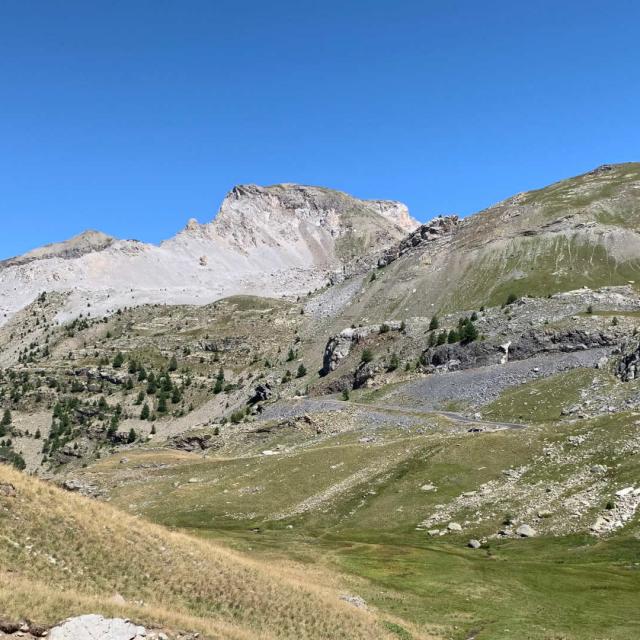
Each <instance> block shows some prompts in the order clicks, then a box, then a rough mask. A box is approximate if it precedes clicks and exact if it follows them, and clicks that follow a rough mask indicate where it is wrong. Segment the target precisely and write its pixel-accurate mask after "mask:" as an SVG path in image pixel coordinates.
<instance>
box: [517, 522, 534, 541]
mask: <svg viewBox="0 0 640 640" xmlns="http://www.w3.org/2000/svg"><path fill="white" fill-rule="evenodd" d="M516 535H518V536H520V537H521V538H533V537H534V536H535V535H536V530H535V529H534V528H533V527H530V526H529V525H528V524H521V525H520V526H519V527H518V528H517V529H516Z"/></svg>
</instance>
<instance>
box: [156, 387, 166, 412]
mask: <svg viewBox="0 0 640 640" xmlns="http://www.w3.org/2000/svg"><path fill="white" fill-rule="evenodd" d="M166 412H167V397H166V396H165V394H164V391H161V392H160V394H159V395H158V413H166Z"/></svg>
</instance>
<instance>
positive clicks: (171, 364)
mask: <svg viewBox="0 0 640 640" xmlns="http://www.w3.org/2000/svg"><path fill="white" fill-rule="evenodd" d="M177 370H178V360H177V359H176V357H175V356H171V360H169V371H177Z"/></svg>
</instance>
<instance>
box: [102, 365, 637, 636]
mask: <svg viewBox="0 0 640 640" xmlns="http://www.w3.org/2000/svg"><path fill="white" fill-rule="evenodd" d="M594 373H595V375H598V376H602V378H603V382H604V383H606V382H607V381H608V379H607V377H606V375H605V374H603V373H601V372H593V371H589V372H569V373H568V374H562V377H561V378H560V379H558V380H555V383H556V386H557V387H558V388H563V389H564V391H563V393H562V401H560V400H558V401H557V402H555V404H554V402H551V405H553V407H552V408H549V409H547V408H544V407H543V408H542V409H540V411H541V413H538V412H537V411H538V410H537V409H532V411H531V412H530V413H529V414H525V417H526V418H535V419H536V420H538V421H539V422H540V424H539V425H538V426H534V427H530V428H529V429H527V430H526V431H499V432H496V433H488V434H482V435H480V436H478V435H472V434H467V433H466V430H464V431H462V432H461V431H456V430H455V429H453V428H452V427H451V426H449V428H447V425H446V423H444V422H442V421H440V422H438V421H437V420H436V419H435V418H433V417H429V416H424V419H423V421H422V423H419V424H417V425H416V426H414V427H411V428H402V429H398V428H395V429H394V428H384V429H383V428H378V429H376V433H377V434H378V437H379V442H378V444H370V443H363V442H359V439H360V437H361V436H362V434H363V431H361V432H356V433H350V434H342V435H336V436H334V437H332V438H328V439H324V440H322V442H321V443H318V445H317V446H307V447H305V448H303V449H300V450H298V451H297V452H291V453H289V454H286V455H283V456H274V457H269V456H266V457H265V456H253V455H252V456H250V457H237V458H233V459H215V458H209V459H205V460H203V459H201V458H198V457H195V456H188V455H185V454H178V456H177V457H176V458H175V459H174V460H173V462H172V461H170V460H168V459H163V461H164V462H167V463H168V464H169V466H167V467H164V468H162V469H158V470H156V471H151V472H149V471H148V470H147V469H144V471H142V472H141V474H140V475H139V476H137V479H136V477H135V476H134V475H130V477H129V480H128V482H127V485H126V488H117V483H118V474H119V473H128V474H135V473H136V471H135V470H136V467H138V465H139V464H140V463H146V462H148V461H149V456H153V455H154V453H153V452H147V453H145V454H140V455H144V456H145V457H144V459H141V460H137V458H136V457H134V456H130V457H129V462H127V463H126V464H125V465H120V464H118V462H117V460H116V459H110V460H105V461H102V462H101V463H100V464H98V465H97V466H96V467H95V468H94V469H93V470H92V474H93V477H92V479H93V480H94V481H99V480H100V479H102V482H103V483H106V484H109V483H111V484H112V486H113V487H114V489H113V493H112V495H113V498H114V501H115V502H116V503H118V504H120V505H122V506H123V507H125V508H129V509H131V510H133V511H135V512H140V513H143V514H145V515H147V516H149V517H151V518H152V519H154V520H158V521H160V522H163V523H165V524H175V525H177V526H180V527H186V528H190V529H193V530H196V531H197V532H198V533H199V534H200V535H203V536H206V537H210V538H213V539H216V540H221V541H226V543H227V544H230V545H232V546H234V547H236V548H237V549H240V550H242V551H243V552H246V553H253V554H255V555H256V557H260V558H261V559H262V560H265V559H269V560H270V561H271V562H272V563H275V564H277V563H278V562H280V561H282V558H283V557H289V558H290V557H295V558H296V559H297V560H299V561H303V562H306V563H308V566H309V567H310V570H313V568H315V567H317V566H319V565H320V566H323V567H331V568H338V569H340V570H342V571H346V572H349V573H350V574H351V575H352V580H353V591H355V592H357V593H359V594H360V595H362V596H363V597H364V598H365V599H366V600H367V601H368V602H370V603H373V604H374V605H376V606H377V607H379V608H380V609H381V610H383V611H385V612H386V613H387V614H388V615H393V616H397V617H398V619H400V620H405V621H407V622H404V623H402V625H403V626H404V627H407V628H410V627H411V624H412V623H413V624H416V625H418V626H419V628H420V629H421V630H422V633H429V634H433V635H435V636H436V637H443V638H455V639H463V638H467V637H468V636H469V635H470V634H471V633H472V632H474V631H475V632H477V634H476V636H475V637H477V638H478V640H493V639H498V638H500V639H502V638H511V637H513V634H514V633H519V632H523V633H524V631H526V635H523V637H526V638H530V639H537V640H547V639H550V638H566V639H568V640H589V639H594V640H595V639H600V638H602V637H603V635H602V633H603V630H605V629H606V633H607V635H606V637H607V638H611V639H615V640H618V639H619V640H622V639H626V638H630V637H635V635H638V634H639V633H640V625H639V624H638V621H637V617H636V616H635V614H634V607H635V606H636V600H637V594H638V592H639V591H640V573H638V571H637V568H636V567H635V565H634V563H635V562H637V553H638V551H639V548H640V547H639V543H638V539H637V535H638V532H639V531H640V529H639V524H638V521H637V518H636V520H635V521H633V522H632V523H631V524H629V525H628V526H627V527H626V528H625V529H623V530H622V532H621V533H620V534H618V535H616V536H615V537H614V538H613V539H609V540H605V541H597V540H596V539H594V538H592V537H591V536H589V535H587V534H586V531H588V526H589V523H590V522H593V521H594V519H595V517H596V511H597V508H596V509H595V510H593V509H592V510H591V511H589V512H588V513H587V514H586V515H585V517H584V524H583V527H584V528H583V531H584V532H585V534H581V535H560V536H559V537H557V538H553V537H549V536H546V535H544V536H543V537H541V538H538V539H533V540H506V541H500V540H492V541H491V542H490V550H489V551H487V550H482V551H478V552H475V551H472V550H467V549H465V544H466V541H467V540H468V539H469V538H470V537H482V536H487V535H491V534H493V533H495V532H496V531H497V530H498V529H500V528H501V526H502V520H503V519H504V517H505V514H507V513H512V514H515V515H516V516H517V517H518V520H519V521H523V520H524V521H526V519H525V515H524V514H525V513H529V512H530V509H531V506H530V505H528V501H527V499H526V498H525V497H523V494H522V490H523V489H524V490H526V491H529V490H531V491H534V492H535V491H536V490H537V489H536V487H542V488H544V486H555V485H561V484H563V483H564V484H565V485H566V486H567V487H568V488H567V489H566V491H565V492H564V493H563V494H562V495H561V496H560V497H558V498H554V500H553V502H551V499H550V498H542V500H543V501H540V502H536V501H535V500H534V505H533V508H534V511H535V509H538V508H541V507H542V506H545V507H546V506H548V507H550V508H552V509H553V510H554V516H553V517H552V518H550V519H549V520H548V524H549V525H550V526H555V525H556V524H557V525H559V526H561V525H562V523H563V522H564V521H565V520H567V519H568V518H570V515H569V511H568V510H567V509H566V508H565V507H564V506H563V505H564V500H565V499H567V498H570V497H571V496H573V495H578V494H579V492H580V491H581V490H582V489H583V488H584V486H583V485H580V484H578V485H576V486H575V487H572V486H571V481H572V478H573V477H574V476H575V474H576V471H578V470H579V469H580V468H583V467H584V468H586V469H588V468H589V466H590V465H592V464H594V463H606V464H607V465H608V466H609V467H610V471H609V472H608V476H607V481H608V482H609V486H610V487H611V488H610V489H609V490H608V491H609V493H606V494H605V495H603V497H602V500H601V502H602V504H601V505H599V507H598V508H603V506H604V503H605V502H606V499H607V497H606V496H607V495H612V492H613V489H615V488H616V487H619V486H626V485H627V484H633V482H634V478H636V477H637V472H638V462H637V460H635V458H634V456H633V455H631V454H630V453H629V452H628V451H627V452H626V453H623V452H622V444H621V443H624V442H627V441H628V440H629V439H630V438H633V437H634V434H635V431H636V430H637V428H636V427H635V426H634V420H635V417H634V416H632V415H624V414H619V415H617V416H612V417H610V418H609V417H607V418H602V419H596V420H591V421H582V422H561V423H559V422H557V421H555V420H556V409H557V407H559V406H560V405H561V404H562V402H565V401H573V400H574V398H577V397H579V395H580V390H581V389H583V388H585V387H586V386H588V385H589V384H590V381H591V379H592V377H593V376H594ZM536 384H537V385H541V384H547V383H546V382H545V383H542V382H540V383H536ZM536 389H537V388H533V387H532V388H531V389H528V391H531V390H536ZM525 397H529V396H525ZM509 398H511V396H509V395H508V394H507V395H505V397H504V399H503V400H504V402H503V404H502V405H499V404H496V405H495V406H494V409H493V411H494V412H495V413H496V415H499V416H500V417H506V416H510V415H511V414H510V413H509V410H510V411H512V412H517V414H518V415H520V414H521V413H522V411H523V409H522V406H527V405H522V404H520V405H518V408H517V409H515V408H512V409H509V410H507V409H505V408H504V407H505V406H508V405H510V404H513V401H512V400H510V399H509ZM516 404H517V403H516ZM500 407H502V410H500ZM545 412H546V413H545ZM547 416H552V417H553V419H554V421H551V422H549V421H547ZM340 419H341V418H340V417H339V416H337V415H336V416H334V417H333V418H332V420H333V421H334V423H337V422H338V421H339V420H340ZM364 432H366V430H364ZM583 433H591V436H590V439H589V440H588V442H595V443H604V444H603V446H598V447H597V448H596V449H594V450H592V449H588V448H584V449H579V450H575V451H578V452H579V453H580V454H581V455H584V459H581V461H580V462H579V463H576V462H572V463H571V464H565V458H564V457H561V459H560V461H558V462H553V461H550V462H549V463H547V462H546V457H545V455H544V450H545V447H548V446H556V447H565V449H566V451H567V455H570V454H573V452H574V449H572V448H571V447H569V448H568V449H567V445H566V442H567V439H568V437H569V436H570V435H577V434H583ZM273 442H275V440H274V441H273ZM261 446H263V447H264V448H268V447H270V446H272V443H271V442H269V441H267V442H264V443H263V444H262V445H261ZM568 460H569V459H568V458H566V461H568ZM522 465H530V470H529V471H528V472H527V473H526V474H525V475H524V476H523V479H522V481H521V482H519V483H518V484H517V485H516V489H518V490H517V491H514V492H509V494H507V495H506V496H505V495H499V496H498V497H497V498H496V499H495V501H494V502H489V503H485V504H484V505H483V506H481V507H480V509H479V512H480V513H481V514H482V516H483V519H482V521H481V522H479V523H477V524H473V520H474V518H475V515H474V511H469V510H468V509H465V508H464V507H462V508H461V509H459V510H458V511H457V512H456V513H455V515H454V516H453V517H454V518H455V519H456V520H457V521H459V522H463V523H465V522H466V521H467V520H469V523H466V524H465V526H464V531H463V533H462V534H459V535H450V536H446V537H444V538H435V539H434V538H429V537H428V536H427V535H426V534H425V531H418V530H416V528H415V527H416V524H418V523H419V522H420V521H421V520H422V519H423V518H425V517H427V516H428V515H429V514H431V513H433V512H434V511H435V510H437V508H438V505H439V504H447V503H452V502H455V500H456V499H457V497H458V496H460V495H461V494H462V493H464V492H468V491H474V490H477V489H478V488H479V486H480V485H481V484H483V483H487V482H492V481H493V482H498V483H500V482H501V481H502V479H503V478H504V476H503V470H504V469H508V468H517V467H520V466H522ZM123 467H125V469H124V470H123V469H122V468H123ZM361 470H365V471H367V473H364V474H363V475H362V476H358V481H357V482H354V483H352V484H349V483H347V484H343V482H344V480H345V479H348V478H353V477H355V476H357V474H358V473H359V472H360V471H361ZM142 473H143V474H144V475H142ZM120 477H122V476H120ZM191 477H194V478H196V479H197V480H198V482H195V483H189V482H188V480H189V478H191ZM132 480H133V481H132ZM176 482H177V483H178V485H179V486H178V487H176V486H175V483H176ZM427 482H429V483H433V484H435V485H436V486H437V488H438V489H437V491H436V492H425V491H422V490H421V489H420V487H421V486H422V485H423V484H425V483H427ZM334 485H340V486H342V487H343V489H342V490H340V491H338V492H336V493H334V494H332V496H331V498H330V499H328V500H326V501H321V502H318V503H317V504H316V505H315V507H314V508H312V509H310V510H309V511H306V512H303V513H298V514H297V515H296V514H291V516H290V517H288V518H285V519H284V520H273V519H272V515H273V514H274V513H278V512H282V511H287V510H288V509H290V508H291V507H292V506H295V505H296V504H299V503H301V502H303V501H304V500H305V499H306V498H308V497H309V496H317V495H320V494H322V493H323V492H324V491H326V490H327V489H328V488H330V487H331V486H334ZM544 500H546V501H547V502H546V503H545V502H544ZM528 517H530V516H528ZM533 517H534V518H535V516H533ZM445 522H446V520H445ZM545 522H547V521H545ZM533 524H534V526H536V527H537V528H540V529H541V530H543V531H544V526H546V525H545V524H544V523H542V521H540V522H538V521H534V522H533ZM251 527H260V529H261V532H260V533H259V534H256V533H251V532H250V531H249V529H250V528H251ZM289 527H290V528H289ZM363 579H364V580H363ZM603 593H606V594H607V598H606V599H605V598H603V597H602V594H603Z"/></svg>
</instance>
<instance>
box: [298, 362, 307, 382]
mask: <svg viewBox="0 0 640 640" xmlns="http://www.w3.org/2000/svg"><path fill="white" fill-rule="evenodd" d="M306 375H307V368H306V367H305V366H304V365H303V364H302V362H301V363H300V366H299V367H298V371H297V373H296V378H304V376H306Z"/></svg>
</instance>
